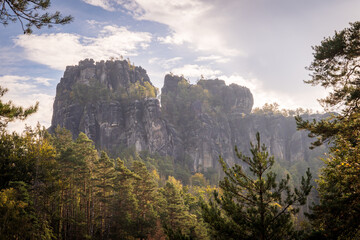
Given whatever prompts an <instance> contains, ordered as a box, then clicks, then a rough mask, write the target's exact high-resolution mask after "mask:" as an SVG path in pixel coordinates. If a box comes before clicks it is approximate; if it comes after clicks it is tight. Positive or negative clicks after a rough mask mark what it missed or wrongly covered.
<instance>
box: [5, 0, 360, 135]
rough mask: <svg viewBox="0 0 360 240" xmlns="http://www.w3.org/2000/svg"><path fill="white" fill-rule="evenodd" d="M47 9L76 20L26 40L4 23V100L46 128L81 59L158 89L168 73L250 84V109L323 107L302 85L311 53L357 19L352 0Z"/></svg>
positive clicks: (124, 2)
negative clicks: (141, 72) (124, 68)
mask: <svg viewBox="0 0 360 240" xmlns="http://www.w3.org/2000/svg"><path fill="white" fill-rule="evenodd" d="M51 4H52V5H51V7H50V9H48V11H49V12H55V11H60V12H61V13H62V14H63V15H64V16H65V15H71V16H73V17H74V21H73V22H72V23H71V24H68V25H63V26H54V27H53V28H50V29H48V28H43V29H40V30H38V29H34V32H33V34H31V35H24V34H23V33H22V29H21V25H20V24H19V23H12V24H9V25H8V26H0V28H2V29H1V32H0V33H1V34H0V41H1V45H0V85H1V86H3V87H6V88H8V89H9V91H8V93H7V94H6V95H4V96H3V98H2V100H3V101H4V100H5V101H8V100H11V101H12V102H14V103H15V104H18V105H22V106H30V105H32V104H34V103H35V102H36V101H38V102H39V103H40V106H39V110H38V112H37V113H36V114H34V115H32V116H31V117H29V118H28V119H27V120H26V121H24V122H15V123H13V124H11V125H10V126H9V130H11V131H13V130H15V131H18V132H20V131H21V130H22V129H23V126H24V124H26V125H30V126H34V125H36V124H37V123H38V122H39V123H40V124H41V125H42V126H45V127H49V126H50V124H51V117H52V105H53V102H54V98H55V94H56V85H57V84H58V83H59V82H60V79H61V77H62V76H63V73H64V70H65V67H66V66H68V65H76V64H77V63H78V62H79V61H80V60H82V59H85V58H92V59H94V60H95V61H100V60H107V59H110V58H120V57H123V58H124V59H127V58H129V59H130V61H131V62H133V63H134V64H135V65H136V66H142V67H143V68H144V69H146V71H147V73H148V75H149V77H150V79H151V81H152V83H153V84H154V85H155V86H156V87H158V88H159V89H161V87H162V86H163V80H164V76H165V74H167V73H170V72H172V73H174V74H178V75H184V77H185V78H187V79H189V80H190V82H192V83H195V82H196V81H197V80H199V79H200V78H201V75H202V76H204V77H205V78H208V79H215V78H218V79H222V80H224V81H225V82H226V83H227V84H231V83H236V84H239V85H242V86H245V87H248V88H249V89H250V90H251V92H252V94H253V96H254V107H261V106H263V105H264V104H265V103H274V102H276V103H278V104H279V105H280V108H287V109H296V108H299V107H302V108H308V109H313V110H321V109H322V108H321V106H320V105H319V104H318V102H317V99H319V98H322V97H324V96H325V95H326V91H325V90H324V89H322V88H320V87H314V86H310V85H307V84H305V83H304V82H303V80H308V79H310V77H309V74H311V73H310V72H309V71H307V70H306V69H305V67H307V66H309V65H310V63H311V61H312V59H313V55H312V54H313V50H312V46H316V45H319V44H320V43H321V41H322V40H323V39H324V38H325V37H329V36H333V34H334V32H335V31H336V30H337V31H340V30H342V29H344V28H346V27H348V26H349V23H350V22H355V21H357V20H359V19H358V14H359V9H360V1H358V0H51Z"/></svg>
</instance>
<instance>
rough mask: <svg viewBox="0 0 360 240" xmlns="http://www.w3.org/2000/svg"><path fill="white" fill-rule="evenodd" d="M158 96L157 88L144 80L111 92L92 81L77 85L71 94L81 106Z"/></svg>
mask: <svg viewBox="0 0 360 240" xmlns="http://www.w3.org/2000/svg"><path fill="white" fill-rule="evenodd" d="M156 94H157V90H156V88H155V87H154V86H153V85H151V83H150V82H147V81H143V80H141V81H137V82H135V83H130V85H129V86H127V87H121V86H120V87H119V88H118V89H116V90H111V89H109V88H108V87H107V86H106V85H104V84H102V83H101V82H100V81H98V80H97V79H90V80H89V83H87V84H84V83H76V84H75V85H74V87H73V89H72V91H71V93H70V97H71V98H72V99H73V100H76V101H78V102H79V103H80V104H87V103H96V102H98V101H110V100H116V101H120V102H125V103H127V102H129V101H134V100H141V99H144V98H148V97H151V98H155V97H156Z"/></svg>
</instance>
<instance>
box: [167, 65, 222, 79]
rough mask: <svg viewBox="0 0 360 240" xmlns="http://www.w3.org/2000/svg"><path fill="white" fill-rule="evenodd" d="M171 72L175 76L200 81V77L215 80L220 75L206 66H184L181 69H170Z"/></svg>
mask: <svg viewBox="0 0 360 240" xmlns="http://www.w3.org/2000/svg"><path fill="white" fill-rule="evenodd" d="M171 72H172V73H174V74H176V75H183V76H184V77H186V78H190V79H200V78H201V77H204V78H209V79H210V78H217V77H218V75H219V74H220V73H221V71H220V70H213V69H211V68H209V67H207V66H201V65H197V64H186V65H184V66H182V67H179V68H174V69H172V70H171Z"/></svg>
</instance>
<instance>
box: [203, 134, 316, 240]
mask: <svg viewBox="0 0 360 240" xmlns="http://www.w3.org/2000/svg"><path fill="white" fill-rule="evenodd" d="M256 140H257V143H256V144H254V145H253V144H251V149H250V150H251V154H252V158H250V157H247V156H244V155H243V154H242V153H241V152H238V150H237V149H236V148H235V151H236V155H237V157H238V158H239V159H240V160H242V161H243V162H244V163H246V164H247V165H248V167H249V171H250V173H251V174H247V173H246V172H245V171H244V169H243V168H242V167H241V166H240V165H237V164H235V166H233V167H231V168H229V167H227V165H226V163H225V162H224V160H223V159H222V158H221V157H220V163H221V164H222V167H223V170H224V172H225V178H224V179H223V180H222V181H220V184H219V186H220V189H221V191H220V193H219V192H218V191H214V200H211V201H210V202H209V204H203V217H204V220H205V222H207V223H208V225H209V227H210V229H211V230H212V234H213V236H214V238H215V239H266V240H271V239H289V238H291V237H292V236H293V235H294V234H295V231H294V223H293V219H292V216H293V214H295V213H297V212H298V210H299V208H298V207H299V206H300V205H303V204H305V202H306V199H307V196H308V194H309V193H310V190H311V186H310V179H311V174H310V172H309V171H307V173H306V174H307V177H306V178H304V177H303V178H302V182H301V187H300V189H297V188H295V189H294V191H292V190H291V189H290V187H289V180H290V178H289V176H287V178H286V179H281V180H280V181H278V182H277V181H276V175H275V174H274V173H273V172H271V167H272V166H273V164H274V157H269V154H268V152H267V151H266V147H265V145H260V135H259V133H257V135H256Z"/></svg>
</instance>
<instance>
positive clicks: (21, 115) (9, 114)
mask: <svg viewBox="0 0 360 240" xmlns="http://www.w3.org/2000/svg"><path fill="white" fill-rule="evenodd" d="M0 16H1V15H0ZM0 20H1V18H0ZM7 91H8V89H6V88H3V87H1V86H0V98H1V97H3V96H4V94H5V93H6V92H7ZM38 107H39V103H38V102H37V103H36V104H35V106H31V107H29V108H26V109H24V108H23V107H17V106H15V105H14V104H12V102H11V101H9V102H7V103H3V102H2V101H1V100H0V130H1V129H4V128H6V126H7V124H8V123H9V122H12V121H14V120H15V119H20V120H24V119H25V118H27V117H28V116H29V115H30V114H32V113H34V112H36V111H37V109H38Z"/></svg>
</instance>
